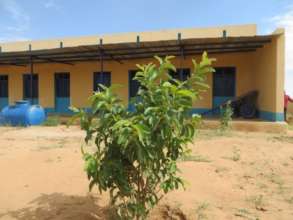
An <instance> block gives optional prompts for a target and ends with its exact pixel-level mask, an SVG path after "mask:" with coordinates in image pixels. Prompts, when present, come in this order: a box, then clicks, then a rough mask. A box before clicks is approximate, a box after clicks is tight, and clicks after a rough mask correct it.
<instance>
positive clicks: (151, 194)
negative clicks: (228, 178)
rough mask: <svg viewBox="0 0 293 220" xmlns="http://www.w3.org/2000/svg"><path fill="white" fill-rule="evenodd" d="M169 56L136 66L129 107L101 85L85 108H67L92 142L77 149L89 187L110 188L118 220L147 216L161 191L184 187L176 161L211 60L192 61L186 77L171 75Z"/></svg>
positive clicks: (192, 127)
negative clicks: (136, 86)
mask: <svg viewBox="0 0 293 220" xmlns="http://www.w3.org/2000/svg"><path fill="white" fill-rule="evenodd" d="M171 59H172V57H166V58H164V59H162V58H159V57H156V60H157V62H158V64H159V65H155V64H153V63H149V64H147V65H137V68H138V69H139V70H138V71H137V73H136V75H135V78H134V79H135V80H137V81H138V83H139V85H140V86H139V89H138V93H137V98H136V99H134V100H133V103H132V105H133V107H134V110H133V111H128V106H126V105H124V104H123V103H122V101H121V100H120V99H119V98H118V96H117V95H116V94H115V93H114V90H113V88H112V87H110V88H107V87H105V86H103V85H100V86H101V87H102V88H103V89H102V90H101V91H99V92H96V93H95V94H94V95H93V96H91V97H90V103H91V111H90V112H86V111H84V110H82V109H77V108H72V110H73V111H74V112H75V113H76V115H75V117H76V118H79V119H80V125H81V128H82V129H83V130H85V131H86V137H85V141H86V142H89V141H91V140H94V143H95V145H96V150H95V152H86V151H85V149H82V153H83V158H84V161H85V171H86V172H87V175H88V179H89V181H90V183H89V188H90V189H92V188H93V187H94V186H96V185H97V186H98V189H99V191H100V192H103V191H104V192H106V191H107V192H109V193H110V198H111V203H112V204H113V205H114V207H116V210H117V214H118V215H119V216H120V217H121V218H122V219H146V218H147V216H148V214H149V212H150V210H151V209H152V208H153V207H154V206H155V205H156V204H157V203H158V202H159V200H160V199H161V198H162V197H163V196H164V194H166V193H168V192H170V191H172V190H176V189H178V188H180V187H184V181H183V179H182V178H181V177H180V176H179V175H178V167H177V161H178V160H179V158H181V157H182V156H183V155H184V152H186V149H187V145H188V144H189V143H192V142H193V140H194V137H195V134H196V130H197V126H198V124H199V121H200V116H198V115H192V117H191V116H190V112H191V110H192V106H193V103H194V101H196V100H197V99H199V97H200V92H202V91H203V90H206V89H207V88H208V86H207V85H206V83H205V82H206V76H207V74H208V73H211V72H214V69H213V68H212V67H211V65H212V62H213V59H209V58H208V56H207V53H204V54H203V55H202V60H201V61H200V62H199V63H197V62H196V61H194V60H193V67H194V68H193V71H192V73H191V75H190V77H189V78H188V79H187V80H186V81H178V80H175V79H173V78H172V77H171V75H170V74H169V73H170V72H171V71H176V68H175V66H174V65H173V64H172V63H171ZM171 81H172V82H171Z"/></svg>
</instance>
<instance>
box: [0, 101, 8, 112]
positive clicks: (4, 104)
mask: <svg viewBox="0 0 293 220" xmlns="http://www.w3.org/2000/svg"><path fill="white" fill-rule="evenodd" d="M7 105H8V98H0V111H1V110H2V109H3V108H4V107H5V106H7Z"/></svg>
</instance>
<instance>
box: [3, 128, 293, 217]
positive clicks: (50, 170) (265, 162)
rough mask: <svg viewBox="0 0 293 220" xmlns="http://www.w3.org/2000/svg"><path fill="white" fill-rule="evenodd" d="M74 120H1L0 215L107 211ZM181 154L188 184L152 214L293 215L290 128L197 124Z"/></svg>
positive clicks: (103, 214) (106, 213) (95, 214)
mask: <svg viewBox="0 0 293 220" xmlns="http://www.w3.org/2000/svg"><path fill="white" fill-rule="evenodd" d="M83 136H84V133H83V132H82V131H80V130H79V128H78V127H70V128H66V127H65V126H58V127H31V128H10V127H1V128H0V219H1V220H2V219H17V220H33V219H37V220H39V219H40V220H43V219H44V220H57V219H58V220H59V219H60V220H63V219H71V220H92V219H108V218H110V217H111V210H110V208H109V207H108V205H107V204H108V196H107V194H103V195H99V194H98V193H97V191H95V190H94V192H91V193H89V192H88V181H87V178H86V175H85V173H84V171H83V161H82V159H81V153H80V147H81V145H82V144H83ZM190 147H191V148H192V151H193V153H192V156H190V157H186V158H184V159H183V161H181V162H180V169H181V171H182V175H183V177H184V178H185V180H186V190H179V191H176V192H172V193H170V194H169V195H168V196H166V197H165V198H164V199H163V200H162V201H161V203H160V205H159V206H158V207H157V208H156V209H155V210H154V211H153V212H152V213H151V215H150V219H152V220H154V219H178V220H180V219H200V220H202V219H216V220H219V219H225V220H226V219H227V220H229V219H255V220H256V219H264V220H281V219H284V220H287V219H288V220H291V219H293V132H292V131H289V132H288V134H265V133H243V132H228V133H226V134H224V135H221V134H219V133H217V132H216V131H212V130H206V131H200V133H199V136H198V138H197V139H196V140H195V141H194V144H193V145H191V146H190Z"/></svg>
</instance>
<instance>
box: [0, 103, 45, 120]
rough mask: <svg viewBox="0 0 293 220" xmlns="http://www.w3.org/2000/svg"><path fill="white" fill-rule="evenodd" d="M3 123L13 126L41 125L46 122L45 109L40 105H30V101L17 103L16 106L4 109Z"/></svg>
mask: <svg viewBox="0 0 293 220" xmlns="http://www.w3.org/2000/svg"><path fill="white" fill-rule="evenodd" d="M1 115H2V118H3V119H4V120H3V119H2V121H4V124H9V125H12V126H29V125H39V124H41V123H43V122H44V121H45V120H46V114H45V111H44V109H43V108H42V107H41V106H39V105H30V103H29V101H24V100H21V101H17V102H16V103H15V105H10V106H6V107H5V108H3V110H2V112H1Z"/></svg>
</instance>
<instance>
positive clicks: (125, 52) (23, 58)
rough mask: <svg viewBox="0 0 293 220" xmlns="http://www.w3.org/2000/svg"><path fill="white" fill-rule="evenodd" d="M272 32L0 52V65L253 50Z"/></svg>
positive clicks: (266, 40) (270, 36) (269, 36)
mask: <svg viewBox="0 0 293 220" xmlns="http://www.w3.org/2000/svg"><path fill="white" fill-rule="evenodd" d="M272 37H273V36H272V35H266V36H252V37H222V38H191V39H180V36H179V38H178V39H177V40H161V41H148V42H140V41H139V39H138V41H137V42H136V43H133V42H131V43H113V44H103V43H102V41H101V42H100V44H96V45H81V46H74V47H62V45H61V47H60V48H55V49H43V50H31V51H19V52H2V53H0V65H25V64H28V63H30V61H31V59H33V60H34V63H44V62H46V63H47V62H56V63H64V64H73V62H77V61H93V60H99V59H101V57H102V59H103V60H115V61H117V62H122V61H123V60H128V59H140V58H150V57H153V56H154V55H158V56H165V55H174V56H188V55H195V54H200V53H202V52H203V51H207V52H208V53H233V52H252V51H255V50H256V49H258V48H261V47H263V46H264V45H265V44H266V43H269V42H271V40H272Z"/></svg>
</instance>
